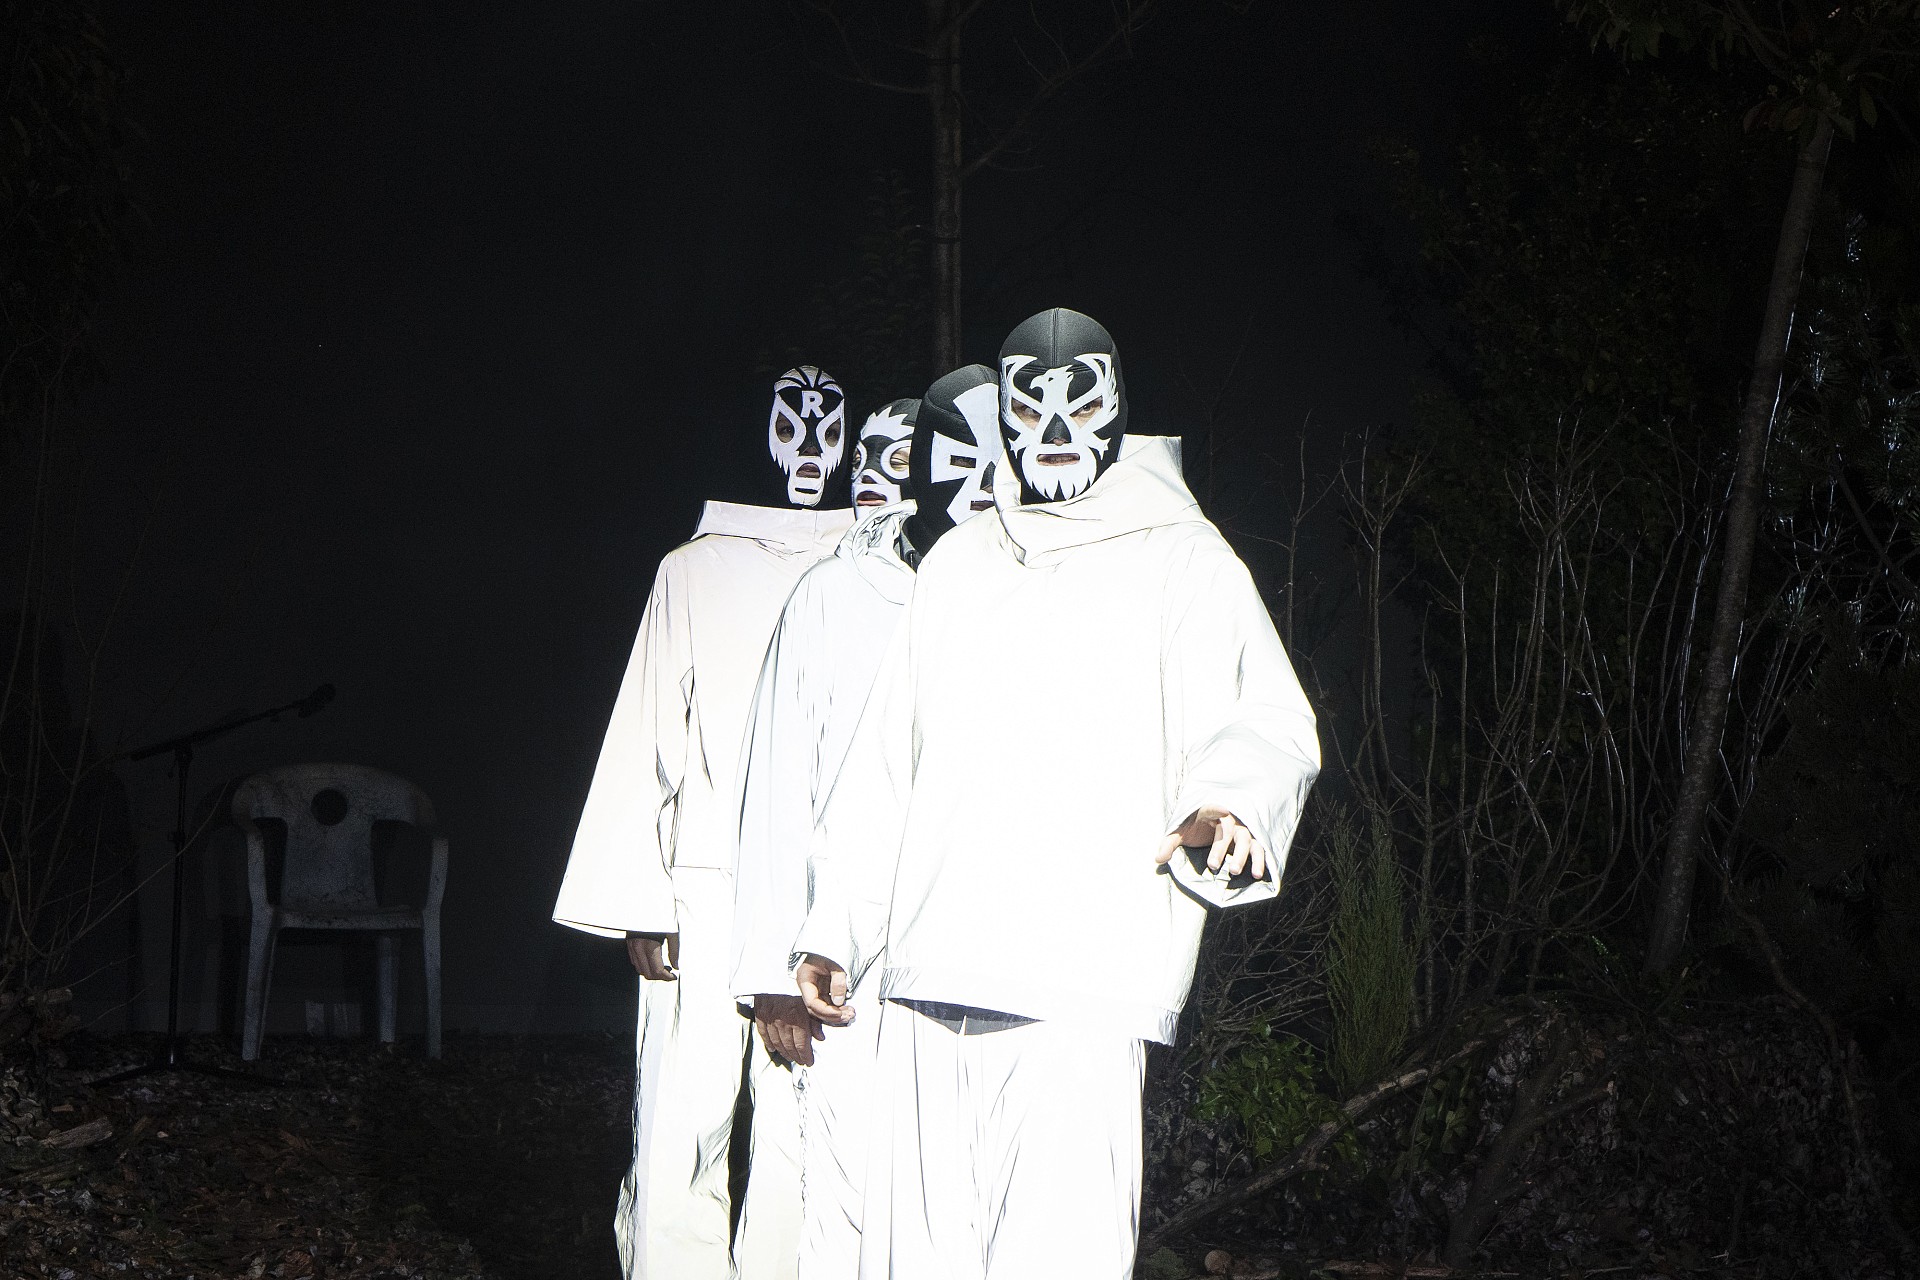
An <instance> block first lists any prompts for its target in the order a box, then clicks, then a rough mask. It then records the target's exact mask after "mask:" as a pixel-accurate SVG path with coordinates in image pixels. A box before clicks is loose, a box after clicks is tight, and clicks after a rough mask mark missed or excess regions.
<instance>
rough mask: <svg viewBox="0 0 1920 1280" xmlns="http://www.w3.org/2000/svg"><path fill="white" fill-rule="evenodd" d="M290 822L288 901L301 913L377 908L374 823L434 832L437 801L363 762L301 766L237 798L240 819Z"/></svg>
mask: <svg viewBox="0 0 1920 1280" xmlns="http://www.w3.org/2000/svg"><path fill="white" fill-rule="evenodd" d="M261 818H266V819H272V820H276V821H279V822H282V823H284V824H286V829H287V847H286V863H285V867H284V869H283V871H282V872H281V876H280V901H281V903H282V904H284V905H287V906H293V907H299V908H308V909H311V908H328V909H332V910H337V911H364V910H371V909H373V908H374V907H377V906H378V905H379V901H378V896H377V894H376V893H375V891H374V880H373V824H374V823H376V822H406V823H411V824H413V825H414V826H417V827H424V828H429V829H431V828H433V827H434V826H436V825H437V824H436V821H435V818H434V812H433V802H432V801H430V800H428V799H427V797H426V795H425V793H424V792H422V791H421V790H420V788H418V787H416V786H414V785H413V784H412V783H411V782H408V781H407V780H406V779H405V778H401V777H396V776H395V775H393V774H391V773H386V772H383V771H381V770H379V769H373V768H369V767H367V766H366V765H359V764H293V765H283V766H282V767H280V768H278V769H268V770H266V771H265V772H263V773H256V774H254V775H253V776H252V777H250V778H248V779H247V780H246V781H245V782H242V783H241V784H240V786H239V789H238V790H236V791H235V792H234V795H233V819H234V821H235V822H236V823H238V824H239V825H240V827H241V829H242V830H246V831H250V832H251V831H257V830H258V828H257V827H256V826H255V821H256V820H257V819H261Z"/></svg>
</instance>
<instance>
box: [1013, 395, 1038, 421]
mask: <svg viewBox="0 0 1920 1280" xmlns="http://www.w3.org/2000/svg"><path fill="white" fill-rule="evenodd" d="M1013 416H1014V417H1016V418H1018V419H1019V420H1020V421H1021V422H1022V423H1023V424H1025V425H1026V426H1029V427H1037V426H1039V425H1040V411H1039V410H1038V409H1036V408H1034V407H1033V406H1032V405H1030V404H1023V403H1021V402H1020V401H1018V400H1015V401H1014V402H1013Z"/></svg>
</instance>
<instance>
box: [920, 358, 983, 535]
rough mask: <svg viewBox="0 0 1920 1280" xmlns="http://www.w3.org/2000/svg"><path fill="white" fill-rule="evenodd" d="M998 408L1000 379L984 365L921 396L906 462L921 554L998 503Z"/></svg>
mask: <svg viewBox="0 0 1920 1280" xmlns="http://www.w3.org/2000/svg"><path fill="white" fill-rule="evenodd" d="M999 409H1000V380H999V379H998V378H996V377H995V376H994V372H993V370H991V369H989V368H987V366H985V365H983V364H970V365H968V366H966V367H965V368H964V369H955V370H954V371H953V372H952V373H949V374H946V375H945V376H943V377H941V378H940V379H938V380H937V381H935V382H934V384H933V385H932V386H930V387H928V388H927V393H926V394H925V395H924V396H922V397H921V398H920V416H919V419H918V420H917V421H916V422H915V424H914V431H913V452H912V456H911V457H910V458H909V459H908V463H907V472H908V475H909V477H910V481H909V482H910V484H911V485H912V488H913V495H914V499H915V501H916V503H917V505H918V508H919V509H918V511H916V512H915V514H914V516H913V518H912V519H910V520H909V521H908V522H907V532H908V536H909V537H911V538H912V539H913V543H914V546H916V547H917V548H918V549H919V550H920V553H921V554H922V555H925V554H926V552H927V551H928V550H929V549H931V548H932V546H933V544H934V542H935V541H936V540H938V539H939V537H940V535H941V534H943V533H945V532H946V531H947V530H949V529H951V528H953V526H955V525H956V524H959V523H960V522H961V521H962V520H965V519H966V518H967V517H969V516H971V515H972V514H973V513H974V512H976V511H985V510H986V509H987V508H988V507H990V506H992V505H993V469H994V466H995V464H996V463H997V462H998V461H999V459H1000V428H999V425H998V420H999Z"/></svg>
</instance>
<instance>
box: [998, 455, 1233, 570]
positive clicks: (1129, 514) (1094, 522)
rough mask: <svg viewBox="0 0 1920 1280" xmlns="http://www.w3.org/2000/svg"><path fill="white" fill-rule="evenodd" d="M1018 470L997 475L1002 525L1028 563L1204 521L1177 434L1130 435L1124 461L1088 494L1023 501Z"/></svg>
mask: <svg viewBox="0 0 1920 1280" xmlns="http://www.w3.org/2000/svg"><path fill="white" fill-rule="evenodd" d="M1013 470H1014V469H1013V468H1011V467H1003V468H1001V471H1000V474H999V475H996V476H995V477H994V485H993V501H994V506H995V507H996V508H997V509H998V515H999V517H1000V527H1001V529H1002V531H1003V532H1004V533H1005V535H1006V539H1007V542H1008V543H1009V545H1010V546H1011V547H1012V548H1013V554H1014V558H1015V559H1017V560H1018V561H1019V562H1020V563H1021V564H1025V565H1044V564H1046V563H1047V562H1048V560H1049V559H1052V558H1054V557H1057V556H1058V555H1060V554H1061V553H1063V552H1065V551H1069V550H1071V549H1072V548H1074V547H1083V546H1086V545H1088V544H1089V543H1094V542H1105V541H1106V540H1107V539H1109V538H1118V537H1121V536H1123V535H1125V534H1129V533H1137V532H1139V531H1140V530H1142V529H1152V528H1156V527H1158V526H1161V525H1169V524H1182V523H1193V524H1206V523H1207V518H1206V517H1205V516H1204V515H1202V514H1201V513H1200V504H1199V502H1198V501H1197V500H1196V499H1195V498H1194V496H1193V492H1192V490H1190V489H1188V488H1187V481H1186V478H1185V477H1184V476H1183V475H1182V474H1181V470H1180V439H1179V437H1178V436H1143V435H1129V436H1127V437H1126V438H1125V439H1124V440H1123V441H1122V442H1121V446H1120V457H1119V460H1118V461H1116V462H1115V463H1114V464H1113V465H1112V466H1111V467H1108V468H1107V469H1106V471H1105V472H1104V473H1102V475H1101V476H1100V478H1099V479H1098V480H1095V481H1094V482H1093V484H1092V485H1091V486H1090V487H1089V488H1087V489H1086V490H1085V491H1084V492H1082V493H1080V494H1078V495H1077V496H1075V497H1072V498H1066V499H1063V500H1061V501H1059V502H1037V503H1027V504H1022V503H1021V501H1020V484H1019V481H1018V480H1017V479H1016V478H1015V477H1014V475H1013Z"/></svg>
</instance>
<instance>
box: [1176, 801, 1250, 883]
mask: <svg viewBox="0 0 1920 1280" xmlns="http://www.w3.org/2000/svg"><path fill="white" fill-rule="evenodd" d="M1201 845H1207V846H1209V847H1208V849H1207V870H1208V871H1216V872H1217V871H1221V870H1222V869H1224V870H1225V872H1226V874H1227V875H1229V876H1237V875H1239V874H1240V873H1241V872H1242V871H1245V872H1247V873H1248V874H1249V875H1251V876H1252V877H1253V878H1254V879H1255V880H1265V879H1266V878H1267V847H1266V846H1265V845H1263V844H1261V843H1260V841H1259V840H1257V839H1255V838H1254V834H1253V832H1251V831H1249V830H1248V829H1247V827H1246V825H1245V824H1244V823H1242V822H1241V821H1240V820H1239V819H1238V818H1236V817H1234V816H1233V815H1232V814H1230V813H1228V812H1227V811H1226V810H1225V809H1216V808H1214V807H1213V806H1212V805H1203V806H1201V807H1200V808H1198V809H1195V810H1194V811H1193V812H1192V813H1191V814H1189V815H1188V816H1187V820H1186V821H1185V822H1182V823H1181V824H1180V825H1179V826H1177V827H1175V828H1174V829H1173V830H1172V831H1169V832H1168V833H1167V836H1166V839H1164V840H1162V841H1161V842H1160V851H1159V852H1158V853H1156V854H1155V855H1154V857H1153V860H1154V861H1155V862H1157V863H1160V864H1161V865H1163V866H1164V865H1165V864H1166V863H1168V862H1170V861H1172V860H1173V855H1174V854H1176V853H1178V852H1180V850H1181V848H1182V847H1186V848H1198V847H1200V846H1201Z"/></svg>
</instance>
